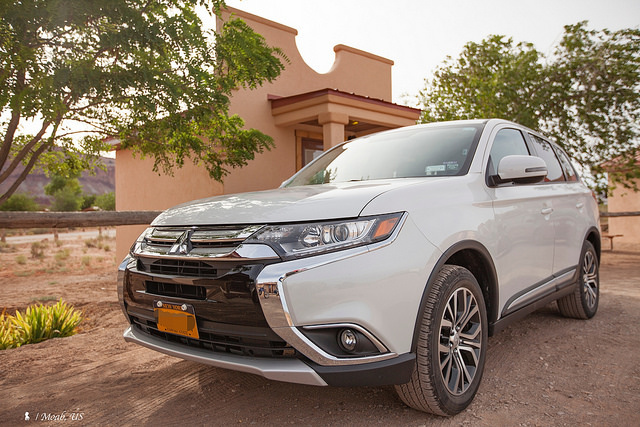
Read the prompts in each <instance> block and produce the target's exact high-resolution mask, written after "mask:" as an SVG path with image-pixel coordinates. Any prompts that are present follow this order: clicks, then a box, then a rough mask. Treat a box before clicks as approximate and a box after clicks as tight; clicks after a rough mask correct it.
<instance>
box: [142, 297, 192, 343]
mask: <svg viewBox="0 0 640 427" xmlns="http://www.w3.org/2000/svg"><path fill="white" fill-rule="evenodd" d="M153 310H154V311H155V312H156V315H157V318H158V329H159V330H161V331H163V332H169V333H170V334H176V335H183V336H185V337H190V338H196V339H198V338H200V335H199V334H198V325H197V324H196V314H195V311H194V310H193V306H191V305H188V304H172V303H167V302H162V301H154V302H153Z"/></svg>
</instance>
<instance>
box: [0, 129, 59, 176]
mask: <svg viewBox="0 0 640 427" xmlns="http://www.w3.org/2000/svg"><path fill="white" fill-rule="evenodd" d="M60 120H62V119H61V118H60ZM60 120H59V121H58V124H59V123H60ZM50 125H51V122H50V121H48V122H44V123H42V127H41V128H40V131H39V132H38V134H37V135H36V136H34V137H33V138H32V139H31V141H29V143H28V144H27V145H25V146H24V147H23V148H22V150H20V152H19V153H18V155H17V156H16V157H15V158H14V159H13V160H12V162H11V164H10V165H9V167H8V168H7V169H5V170H4V171H3V172H2V173H1V174H0V183H1V182H4V181H5V180H6V179H7V178H8V177H9V176H10V175H11V172H13V171H14V170H15V168H16V167H18V165H19V164H20V162H22V160H23V159H24V158H25V157H26V156H27V154H28V153H29V151H31V149H32V148H33V147H35V145H36V144H37V143H38V142H39V141H40V140H41V139H42V135H44V133H45V132H46V131H47V129H48V128H49V126H50ZM56 127H57V124H56ZM53 136H54V135H52V137H53ZM43 145H46V144H43ZM9 147H11V144H9ZM3 148H4V145H3Z"/></svg>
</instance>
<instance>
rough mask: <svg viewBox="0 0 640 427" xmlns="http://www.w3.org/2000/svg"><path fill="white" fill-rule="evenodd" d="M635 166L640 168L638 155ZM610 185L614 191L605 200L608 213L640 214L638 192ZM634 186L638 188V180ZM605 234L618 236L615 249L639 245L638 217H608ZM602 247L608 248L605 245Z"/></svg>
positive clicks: (612, 183)
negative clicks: (607, 226) (613, 187)
mask: <svg viewBox="0 0 640 427" xmlns="http://www.w3.org/2000/svg"><path fill="white" fill-rule="evenodd" d="M636 165H638V166H640V154H638V155H637V156H636ZM612 185H614V186H615V189H614V190H613V194H612V195H611V196H609V197H608V199H607V204H608V210H609V212H640V191H633V189H629V188H625V187H624V186H623V185H621V184H616V183H615V182H611V180H610V181H609V186H612ZM635 185H636V186H637V187H638V188H640V180H636V181H635ZM606 234H608V235H610V236H615V235H619V236H620V237H616V238H615V243H614V245H615V247H620V246H619V244H622V245H621V246H622V247H624V246H625V245H638V244H640V216H621V217H609V230H608V232H607V233H606ZM603 247H604V248H605V249H608V248H609V246H606V245H604V246H603Z"/></svg>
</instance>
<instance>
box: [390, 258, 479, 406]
mask: <svg viewBox="0 0 640 427" xmlns="http://www.w3.org/2000/svg"><path fill="white" fill-rule="evenodd" d="M419 327H420V331H419V335H418V342H417V348H416V367H415V369H414V371H413V374H412V376H411V381H410V382H409V383H407V384H402V385H398V386H396V391H397V393H398V395H399V396H400V398H401V399H402V400H403V401H404V402H405V403H406V404H407V405H408V406H411V407H412V408H415V409H418V410H421V411H426V412H431V413H433V414H436V415H455V414H457V413H459V412H461V411H462V410H464V409H465V408H466V407H467V406H469V404H470V403H471V401H472V400H473V398H474V396H475V394H476V392H477V391H478V387H479V385H480V380H481V378H482V373H483V370H484V360H485V355H486V351H487V311H486V308H485V303H484V298H483V295H482V291H481V289H480V286H479V285H478V282H477V281H476V279H475V277H474V276H473V274H471V272H470V271H469V270H467V269H466V268H464V267H459V266H455V265H445V266H444V267H443V268H442V269H441V270H440V271H439V272H438V276H437V277H436V280H435V281H434V282H433V283H432V285H431V288H430V289H429V291H428V294H427V301H426V305H425V310H424V312H423V313H422V319H421V321H420V325H419Z"/></svg>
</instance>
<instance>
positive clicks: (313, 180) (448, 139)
mask: <svg viewBox="0 0 640 427" xmlns="http://www.w3.org/2000/svg"><path fill="white" fill-rule="evenodd" d="M482 128H483V125H460V126H427V127H413V128H408V129H406V130H401V131H394V132H385V133H380V134H375V135H371V136H368V137H363V138H358V139H354V140H353V141H351V142H348V143H346V144H343V145H340V146H338V147H336V148H334V149H332V150H330V151H328V152H327V153H325V154H324V155H323V156H321V157H320V158H318V159H317V160H316V161H314V162H313V163H311V164H309V165H308V166H307V167H305V168H304V169H302V170H301V171H300V172H299V173H298V174H297V175H296V176H295V177H294V178H293V179H292V180H291V181H290V182H288V183H287V184H286V186H287V187H293V186H299V185H314V184H326V183H332V182H348V181H367V180H373V179H389V178H408V177H430V176H451V175H463V174H466V173H467V171H468V170H469V166H470V164H471V159H472V158H473V153H474V152H475V147H476V145H477V143H478V140H479V139H480V133H481V132H482Z"/></svg>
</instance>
